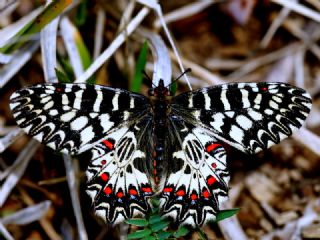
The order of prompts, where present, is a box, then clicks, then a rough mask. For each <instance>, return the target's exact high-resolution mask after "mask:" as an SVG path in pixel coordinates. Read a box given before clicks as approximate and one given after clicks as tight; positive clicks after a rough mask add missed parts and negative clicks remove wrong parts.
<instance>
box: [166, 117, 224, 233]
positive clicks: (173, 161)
mask: <svg viewBox="0 0 320 240" xmlns="http://www.w3.org/2000/svg"><path fill="white" fill-rule="evenodd" d="M170 122H171V123H170V125H171V126H170V132H171V134H172V137H171V141H172V143H174V144H173V145H172V146H174V148H175V149H173V151H172V152H173V153H172V155H171V158H170V159H169V161H170V162H169V166H168V167H169V169H168V172H169V174H168V176H167V178H166V180H165V183H164V187H163V190H162V192H161V194H160V207H161V211H162V213H163V215H164V216H167V217H171V218H173V219H174V220H175V221H176V222H177V223H178V224H182V225H185V224H188V225H192V226H196V227H200V226H202V225H203V224H205V223H206V222H207V221H210V220H215V218H216V214H217V212H218V211H219V205H220V203H221V202H222V201H223V200H225V199H226V198H227V193H228V181H229V173H228V170H227V167H226V152H225V150H224V148H223V147H222V145H221V144H219V141H217V140H216V139H215V138H214V137H213V136H210V135H208V134H207V133H206V132H205V131H204V129H202V128H200V127H196V126H194V125H190V124H187V123H186V122H185V121H184V120H183V119H182V118H179V117H178V116H174V117H171V118H170Z"/></svg>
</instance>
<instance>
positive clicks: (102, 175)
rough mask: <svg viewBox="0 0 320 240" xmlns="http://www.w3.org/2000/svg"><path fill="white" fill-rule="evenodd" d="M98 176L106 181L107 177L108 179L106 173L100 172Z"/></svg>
mask: <svg viewBox="0 0 320 240" xmlns="http://www.w3.org/2000/svg"><path fill="white" fill-rule="evenodd" d="M100 177H101V179H102V181H104V182H106V181H108V179H109V176H108V174H107V173H102V174H101V176H100Z"/></svg>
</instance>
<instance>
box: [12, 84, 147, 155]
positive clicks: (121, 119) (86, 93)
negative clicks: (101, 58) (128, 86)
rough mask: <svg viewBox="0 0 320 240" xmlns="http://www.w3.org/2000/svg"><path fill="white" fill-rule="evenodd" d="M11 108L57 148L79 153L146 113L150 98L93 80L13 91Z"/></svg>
mask: <svg viewBox="0 0 320 240" xmlns="http://www.w3.org/2000/svg"><path fill="white" fill-rule="evenodd" d="M10 108H11V110H12V112H13V116H14V118H15V120H16V122H17V123H18V125H19V126H20V127H21V128H23V129H24V131H25V132H26V133H28V134H29V135H31V136H33V137H34V138H36V139H37V140H38V141H40V142H42V143H44V144H46V145H47V146H49V147H51V148H52V149H54V150H57V151H61V152H64V153H68V154H78V153H81V152H83V151H85V150H88V149H90V148H91V147H92V146H93V145H94V144H95V143H96V142H99V141H100V140H101V139H102V138H103V137H104V136H105V135H107V134H109V133H111V132H113V131H116V130H117V129H119V128H122V127H124V126H127V125H128V124H129V123H130V122H132V121H137V120H138V119H139V118H141V116H143V115H144V114H146V112H147V111H148V108H149V104H148V100H147V99H146V98H145V97H144V96H143V95H139V94H133V93H130V92H128V91H125V90H122V89H114V88H108V87H104V86H99V85H89V84H62V83H57V84H39V85H35V86H32V87H28V88H25V89H21V90H19V91H17V92H15V93H14V94H12V96H11V99H10Z"/></svg>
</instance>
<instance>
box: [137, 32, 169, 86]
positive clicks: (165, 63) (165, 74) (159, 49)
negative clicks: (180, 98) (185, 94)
mask: <svg viewBox="0 0 320 240" xmlns="http://www.w3.org/2000/svg"><path fill="white" fill-rule="evenodd" d="M137 32H138V33H139V35H141V36H142V37H143V38H147V39H148V42H149V43H150V47H151V50H152V54H153V59H154V69H153V77H152V84H153V85H154V86H158V85H159V80H160V79H162V80H163V81H164V85H165V86H168V85H169V84H170V82H171V79H172V69H171V63H170V57H169V53H168V49H167V48H166V46H165V44H164V42H163V41H162V39H161V37H160V36H159V35H157V34H155V33H154V32H151V31H147V30H146V29H141V28H140V29H137Z"/></svg>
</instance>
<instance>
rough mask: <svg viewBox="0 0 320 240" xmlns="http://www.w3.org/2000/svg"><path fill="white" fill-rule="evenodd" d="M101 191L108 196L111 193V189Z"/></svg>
mask: <svg viewBox="0 0 320 240" xmlns="http://www.w3.org/2000/svg"><path fill="white" fill-rule="evenodd" d="M103 191H104V193H105V194H107V195H110V194H111V193H112V189H111V187H106V188H105V189H104V190H103Z"/></svg>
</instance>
